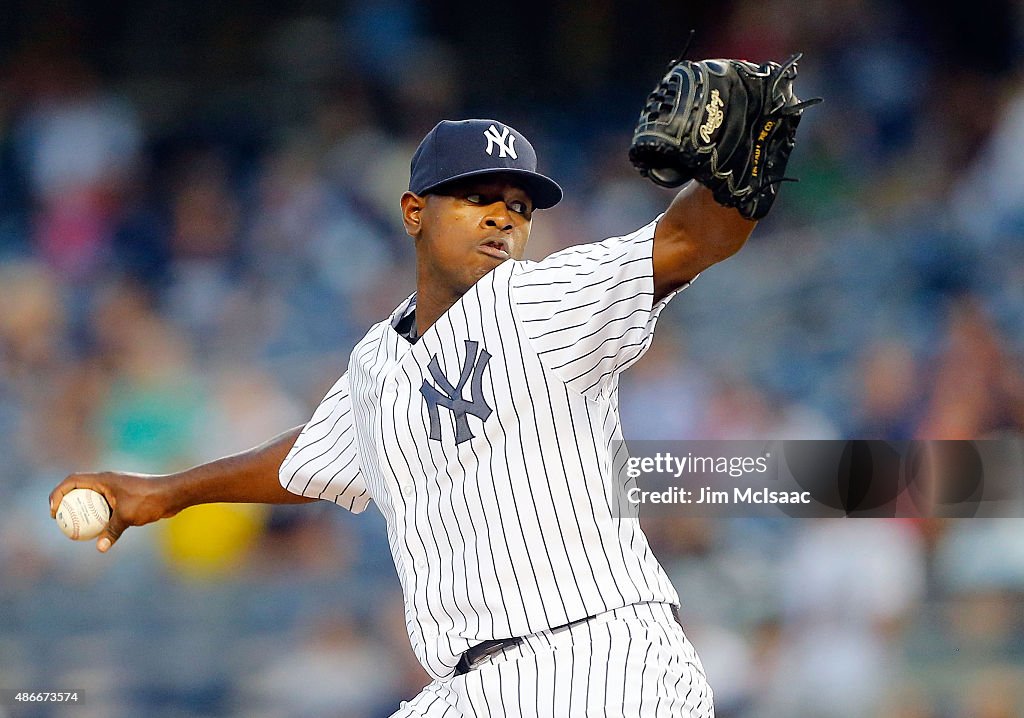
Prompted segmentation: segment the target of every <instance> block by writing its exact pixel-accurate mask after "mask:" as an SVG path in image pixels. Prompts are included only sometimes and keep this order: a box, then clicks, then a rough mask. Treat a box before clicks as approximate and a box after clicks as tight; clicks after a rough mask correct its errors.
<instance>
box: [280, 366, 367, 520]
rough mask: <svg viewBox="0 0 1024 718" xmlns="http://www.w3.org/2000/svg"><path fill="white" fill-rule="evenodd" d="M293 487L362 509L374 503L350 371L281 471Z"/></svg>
mask: <svg viewBox="0 0 1024 718" xmlns="http://www.w3.org/2000/svg"><path fill="white" fill-rule="evenodd" d="M279 476H280V480H281V485H282V486H284V487H285V488H286V489H288V490H289V491H291V492H292V493H295V494H299V495H300V496H308V497H310V498H314V499H326V500H328V501H333V502H334V503H336V504H338V505H339V506H341V507H343V508H346V509H348V510H349V511H351V512H352V513H360V512H361V511H363V510H364V509H365V508H366V507H367V505H368V504H369V503H370V494H369V492H368V491H367V490H366V484H365V482H364V481H363V475H362V472H361V471H360V468H359V454H358V451H357V449H356V432H355V426H354V425H353V423H352V398H351V394H350V389H349V381H348V372H346V373H345V374H343V375H342V376H341V378H340V379H338V381H337V383H336V384H335V385H334V386H333V387H332V388H331V390H330V391H329V392H328V393H327V396H325V397H324V399H323V401H321V402H320V406H318V407H317V409H316V411H315V412H314V413H313V418H311V419H310V420H309V423H308V424H306V426H305V428H303V430H302V432H301V433H300V434H299V438H298V439H296V440H295V444H294V445H293V446H292V448H291V450H290V451H289V452H288V456H286V457H285V460H284V462H283V463H282V464H281V469H280V472H279Z"/></svg>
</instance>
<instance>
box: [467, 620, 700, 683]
mask: <svg viewBox="0 0 1024 718" xmlns="http://www.w3.org/2000/svg"><path fill="white" fill-rule="evenodd" d="M593 617H594V616H587V617H586V618H580V619H577V620H575V621H572V622H571V623H567V624H565V625H564V626H556V627H555V628H552V629H550V630H551V632H552V633H554V632H555V631H561V630H563V629H566V628H572V627H573V626H577V625H579V624H581V623H586V622H587V621H589V620H590V619H591V618H593ZM672 617H673V618H675V619H676V623H678V624H679V625H680V626H682V625H683V622H682V621H680V620H679V608H678V607H677V606H672ZM522 642H523V637H522V636H517V637H515V638H498V639H495V640H491V641H484V642H483V643H478V644H476V645H475V646H473V647H472V648H470V649H468V650H467V651H466V652H465V653H463V654H462V655H461V656H459V662H458V663H456V664H455V675H457V676H461V675H463V674H464V673H469V672H470V671H471V670H473V669H474V668H476V667H477V664H478V663H479V661H481V660H482V659H484V658H489V657H490V656H493V655H494V654H495V653H497V652H498V651H503V650H505V649H506V648H515V647H516V646H518V645H519V644H520V643H522Z"/></svg>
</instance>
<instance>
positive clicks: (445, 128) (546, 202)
mask: <svg viewBox="0 0 1024 718" xmlns="http://www.w3.org/2000/svg"><path fill="white" fill-rule="evenodd" d="M498 172H500V173H503V174H510V175H515V176H516V179H517V180H518V181H519V182H521V183H522V185H523V189H525V190H526V193H527V194H529V195H530V199H532V200H533V206H534V207H535V208H536V209H547V208H549V207H554V206H555V205H556V204H558V202H559V200H561V199H562V188H561V187H559V186H558V183H557V182H555V181H554V180H553V179H551V178H550V177H545V176H544V175H542V174H540V173H539V172H538V171H537V153H536V152H535V151H534V149H533V145H531V144H530V142H529V140H527V139H526V138H525V137H523V136H522V135H521V134H520V133H519V132H518V131H517V130H516V129H514V128H512V127H509V126H508V125H506V124H503V123H501V122H498V121H497V120H458V121H453V120H443V121H441V122H438V123H437V125H435V126H434V129H432V130H431V131H430V132H428V133H427V136H426V137H424V138H423V141H422V142H420V146H419V147H417V148H416V153H415V154H414V155H413V156H412V164H411V166H410V172H409V191H410V192H414V193H415V194H418V195H424V194H429V193H430V192H432V191H434V190H436V189H437V188H438V187H440V186H441V185H444V184H447V183H449V182H452V181H454V180H459V179H463V178H465V177H476V176H479V175H488V174H495V173H498Z"/></svg>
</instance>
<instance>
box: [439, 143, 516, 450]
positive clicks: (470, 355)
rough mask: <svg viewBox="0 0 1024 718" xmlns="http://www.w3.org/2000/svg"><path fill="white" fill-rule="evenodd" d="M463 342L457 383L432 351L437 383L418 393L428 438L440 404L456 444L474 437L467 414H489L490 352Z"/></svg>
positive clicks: (482, 417)
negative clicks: (487, 371)
mask: <svg viewBox="0 0 1024 718" xmlns="http://www.w3.org/2000/svg"><path fill="white" fill-rule="evenodd" d="M506 132H507V130H506ZM465 342H466V360H465V362H463V364H462V375H461V376H460V377H459V383H458V384H455V385H454V386H453V385H452V383H451V382H450V381H448V377H446V376H445V375H444V372H443V371H441V365H440V364H439V363H438V361H437V354H435V355H434V356H433V357H431V359H430V364H428V365H427V369H428V370H429V371H430V376H431V377H433V379H434V381H435V382H437V386H434V385H433V384H431V383H430V382H429V381H427V380H426V379H424V380H423V385H422V386H420V393H421V394H422V395H423V398H424V399H426V401H427V414H428V415H429V416H430V438H431V439H433V440H434V441H440V440H441V415H440V414H441V412H440V411H438V407H441V406H443V407H444V408H445V409H447V410H448V411H450V412H451V413H452V416H453V417H454V418H455V443H456V444H461V443H462V442H463V441H469V440H470V439H472V438H473V436H474V434H473V432H472V430H470V428H469V420H468V419H467V418H466V414H472V415H473V416H475V417H476V418H477V419H479V420H480V421H487V417H489V416H490V415H491V407H490V406H488V405H487V400H486V399H484V384H483V382H484V369H486V368H487V362H489V361H490V360H491V355H490V354H489V353H488V352H487V350H486V349H484V348H482V347H480V345H479V343H478V342H472V341H470V340H468V339H466V340H465ZM478 347H480V351H479V354H478V353H477V348H478ZM470 376H472V378H473V383H472V384H471V385H470V395H471V396H472V397H473V398H472V401H466V400H465V399H463V398H462V391H463V390H464V389H465V388H466V384H467V383H469V380H470Z"/></svg>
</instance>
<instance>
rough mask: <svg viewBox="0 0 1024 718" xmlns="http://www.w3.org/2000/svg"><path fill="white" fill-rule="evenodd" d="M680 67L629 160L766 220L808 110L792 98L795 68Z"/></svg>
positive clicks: (668, 182)
mask: <svg viewBox="0 0 1024 718" xmlns="http://www.w3.org/2000/svg"><path fill="white" fill-rule="evenodd" d="M800 57H801V55H793V56H792V57H791V58H789V60H788V61H786V63H785V64H783V65H779V64H778V63H775V62H767V63H765V64H763V65H755V64H753V63H750V62H746V61H744V60H702V61H700V62H690V61H688V60H679V61H676V62H673V63H672V65H671V67H670V69H669V71H668V73H667V74H666V75H665V77H663V78H662V80H661V82H659V83H658V86H657V87H656V88H654V91H653V92H652V93H651V94H650V95H649V96H648V98H647V103H646V104H645V105H644V108H643V110H642V111H641V112H640V120H639V122H638V123H637V126H636V129H635V130H634V132H633V144H632V146H631V147H630V149H629V159H630V161H631V162H632V163H633V165H634V166H635V167H636V168H637V169H639V170H640V173H641V174H642V175H644V176H645V177H648V178H650V179H651V181H653V182H655V183H657V184H659V185H662V186H664V187H678V186H679V185H681V184H684V183H685V182H688V181H690V180H691V179H696V180H697V181H698V182H700V183H701V184H703V185H705V186H706V187H708V188H709V189H711V191H712V193H713V194H714V197H715V200H716V201H717V202H718V203H719V204H722V205H725V206H727V207H735V208H736V209H738V210H739V212H740V214H742V215H743V216H744V217H746V218H748V219H761V218H762V217H764V216H765V215H766V214H768V210H769V209H770V208H771V206H772V202H774V201H775V197H776V195H777V194H778V191H779V185H780V184H781V183H782V182H785V181H789V178H788V177H785V171H786V164H787V163H788V161H789V155H790V153H792V151H793V145H794V144H795V142H796V128H797V125H798V124H799V123H800V116H801V114H802V113H803V111H804V110H805V109H806V108H807V107H809V106H811V105H814V104H817V103H819V102H821V98H815V99H813V100H806V101H804V102H801V101H800V100H799V99H798V98H797V97H796V95H794V94H793V80H794V79H795V78H796V63H797V61H798V60H799V59H800Z"/></svg>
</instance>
